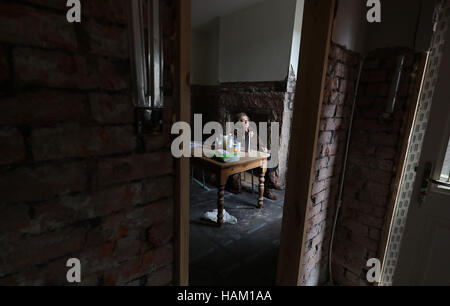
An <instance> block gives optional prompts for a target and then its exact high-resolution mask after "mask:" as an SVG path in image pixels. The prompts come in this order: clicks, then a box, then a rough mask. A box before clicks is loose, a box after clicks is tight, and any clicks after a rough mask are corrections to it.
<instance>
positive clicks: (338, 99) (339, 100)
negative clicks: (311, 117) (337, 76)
mask: <svg viewBox="0 0 450 306" xmlns="http://www.w3.org/2000/svg"><path fill="white" fill-rule="evenodd" d="M330 103H331V104H334V105H344V104H345V95H344V94H343V93H340V92H338V91H333V92H332V93H331V96H330Z"/></svg>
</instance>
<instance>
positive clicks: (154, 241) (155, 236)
mask: <svg viewBox="0 0 450 306" xmlns="http://www.w3.org/2000/svg"><path fill="white" fill-rule="evenodd" d="M147 235H148V242H149V244H150V246H151V247H152V248H157V247H160V246H162V245H164V244H166V243H168V242H169V241H171V240H172V239H173V236H174V224H173V218H169V219H168V220H165V221H164V222H161V223H158V224H155V225H153V226H151V227H150V229H149V230H148V232H147Z"/></svg>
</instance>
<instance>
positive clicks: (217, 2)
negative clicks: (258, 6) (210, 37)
mask: <svg viewBox="0 0 450 306" xmlns="http://www.w3.org/2000/svg"><path fill="white" fill-rule="evenodd" d="M260 1H262V0H192V28H198V27H201V26H203V25H205V24H207V23H208V22H210V21H211V20H213V19H214V18H216V17H220V16H224V15H227V14H230V13H233V12H236V11H239V10H241V9H243V8H245V7H248V6H251V5H252V4H254V3H257V2H260Z"/></svg>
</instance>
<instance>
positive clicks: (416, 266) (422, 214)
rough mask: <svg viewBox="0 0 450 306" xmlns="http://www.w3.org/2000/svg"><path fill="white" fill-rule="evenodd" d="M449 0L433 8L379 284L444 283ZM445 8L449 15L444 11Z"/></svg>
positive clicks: (449, 234)
mask: <svg viewBox="0 0 450 306" xmlns="http://www.w3.org/2000/svg"><path fill="white" fill-rule="evenodd" d="M448 11H449V3H448V1H447V2H445V1H442V2H441V5H440V6H438V7H437V8H436V16H438V19H437V26H436V29H437V31H436V32H435V33H434V37H433V40H432V41H433V45H432V48H431V50H432V51H431V54H430V58H429V60H428V66H427V70H426V76H425V80H424V82H423V90H422V93H421V100H420V102H419V108H418V112H417V114H416V118H415V122H414V127H413V130H412V135H411V137H410V139H411V140H410V143H409V146H408V152H407V160H406V164H405V166H404V171H403V175H402V181H401V186H400V191H399V195H398V197H397V201H396V206H395V211H394V214H393V219H392V222H391V229H390V235H389V242H388V245H387V248H386V256H385V259H384V264H383V273H382V279H381V285H385V286H387V285H448V284H449V283H448V271H450V266H449V264H448V262H447V259H448V257H449V256H450V249H449V244H448V241H449V239H450V221H449V219H448V216H450V211H449V207H448V204H449V203H450V191H449V190H450V189H449V184H448V177H449V173H448V172H449V163H450V162H449V155H450V154H449V149H448V148H449V131H450V123H449V122H450V117H449V115H450V109H449V104H448V101H449V99H450V95H449V90H448V88H447V86H446V84H447V83H448V79H449V78H450V70H449V67H450V31H448V24H449V22H450V20H449V15H448ZM446 12H447V14H446Z"/></svg>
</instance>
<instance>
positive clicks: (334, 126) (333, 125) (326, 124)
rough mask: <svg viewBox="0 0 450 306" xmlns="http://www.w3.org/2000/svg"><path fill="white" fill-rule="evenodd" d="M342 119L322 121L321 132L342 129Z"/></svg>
mask: <svg viewBox="0 0 450 306" xmlns="http://www.w3.org/2000/svg"><path fill="white" fill-rule="evenodd" d="M341 125H342V119H336V118H329V119H323V120H321V121H320V130H321V131H337V130H339V129H340V128H341Z"/></svg>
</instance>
